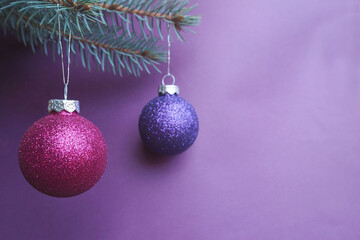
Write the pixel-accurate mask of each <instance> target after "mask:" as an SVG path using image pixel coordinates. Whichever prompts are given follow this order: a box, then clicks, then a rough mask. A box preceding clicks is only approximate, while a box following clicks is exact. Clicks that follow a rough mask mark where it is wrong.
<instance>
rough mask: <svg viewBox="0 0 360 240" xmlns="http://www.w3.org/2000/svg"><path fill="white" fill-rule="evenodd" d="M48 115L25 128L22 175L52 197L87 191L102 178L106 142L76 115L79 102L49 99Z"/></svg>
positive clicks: (105, 156)
mask: <svg viewBox="0 0 360 240" xmlns="http://www.w3.org/2000/svg"><path fill="white" fill-rule="evenodd" d="M48 110H49V113H50V114H49V115H48V116H45V117H43V118H41V119H40V120H38V121H37V122H35V123H34V124H33V125H31V127H30V128H29V129H28V130H27V131H26V132H25V134H24V136H23V138H22V140H21V142H20V147H19V165H20V168H21V171H22V173H23V175H24V177H25V179H26V180H27V181H28V182H29V183H30V184H31V185H32V186H33V187H34V188H35V189H37V190H39V191H40V192H42V193H45V194H47V195H50V196H53V197H71V196H75V195H79V194H81V193H83V192H86V191H87V190H89V189H90V188H91V187H93V186H94V185H95V184H96V183H97V182H98V181H99V180H100V178H101V176H102V174H103V173H104V171H105V168H106V163H107V146H106V143H105V140H104V137H103V136H102V134H101V132H100V130H99V129H98V128H97V127H96V126H95V125H94V124H93V123H92V122H90V121H89V120H87V119H85V118H84V117H81V116H80V115H79V112H80V107H79V102H78V101H75V100H57V99H55V100H50V101H49V107H48Z"/></svg>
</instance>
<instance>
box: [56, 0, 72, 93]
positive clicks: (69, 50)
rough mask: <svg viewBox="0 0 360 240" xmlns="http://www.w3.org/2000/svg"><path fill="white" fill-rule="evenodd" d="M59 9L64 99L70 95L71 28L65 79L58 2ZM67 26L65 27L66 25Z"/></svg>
mask: <svg viewBox="0 0 360 240" xmlns="http://www.w3.org/2000/svg"><path fill="white" fill-rule="evenodd" d="M57 9H58V28H59V45H60V56H61V69H62V78H63V83H64V99H65V100H67V95H68V85H69V81H70V53H71V30H70V32H69V38H68V42H69V46H68V53H67V57H68V58H67V76H66V79H65V67H64V54H63V46H62V42H61V26H60V5H59V3H57ZM64 28H65V27H64Z"/></svg>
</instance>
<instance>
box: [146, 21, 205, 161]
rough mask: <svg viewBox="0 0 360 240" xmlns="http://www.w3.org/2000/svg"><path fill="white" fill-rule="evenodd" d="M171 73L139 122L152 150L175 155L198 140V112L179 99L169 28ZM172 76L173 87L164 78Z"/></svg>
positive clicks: (147, 143)
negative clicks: (173, 69)
mask: <svg viewBox="0 0 360 240" xmlns="http://www.w3.org/2000/svg"><path fill="white" fill-rule="evenodd" d="M168 33H169V34H168V73H167V74H166V75H165V76H164V77H163V79H162V85H160V86H159V96H158V97H156V98H154V99H152V100H151V101H150V102H149V103H148V104H147V105H146V106H145V107H144V109H143V110H142V112H141V115H140V119H139V131H140V136H141V138H142V140H143V142H144V144H145V146H146V147H147V148H148V149H150V150H151V151H153V152H155V153H158V154H164V155H173V154H179V153H182V152H184V151H185V150H186V149H188V148H189V147H190V146H191V145H192V144H193V143H194V141H195V139H196V137H197V134H198V131H199V121H198V117H197V114H196V112H195V109H194V108H193V107H192V106H191V104H190V103H189V102H187V101H186V100H185V99H183V98H181V97H180V96H179V87H178V86H176V85H175V77H174V75H172V74H171V73H170V46H171V39H170V28H169V26H168ZM167 77H171V78H172V80H173V82H172V84H171V85H165V79H166V78H167Z"/></svg>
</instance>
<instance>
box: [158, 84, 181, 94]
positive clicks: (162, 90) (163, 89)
mask: <svg viewBox="0 0 360 240" xmlns="http://www.w3.org/2000/svg"><path fill="white" fill-rule="evenodd" d="M166 93H168V94H170V95H174V94H177V95H179V93H180V90H179V87H178V86H176V85H160V86H159V95H165V94H166Z"/></svg>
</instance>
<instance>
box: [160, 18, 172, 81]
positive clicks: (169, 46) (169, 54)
mask: <svg viewBox="0 0 360 240" xmlns="http://www.w3.org/2000/svg"><path fill="white" fill-rule="evenodd" d="M170 17H171V14H170ZM167 30H168V38H167V40H168V52H167V63H168V67H167V74H166V75H165V76H164V77H163V78H162V80H161V82H162V85H165V79H166V78H167V77H171V78H172V80H173V81H172V85H174V84H175V76H174V75H173V74H171V73H170V65H171V50H170V49H171V35H170V30H171V28H170V23H168V24H167Z"/></svg>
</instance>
